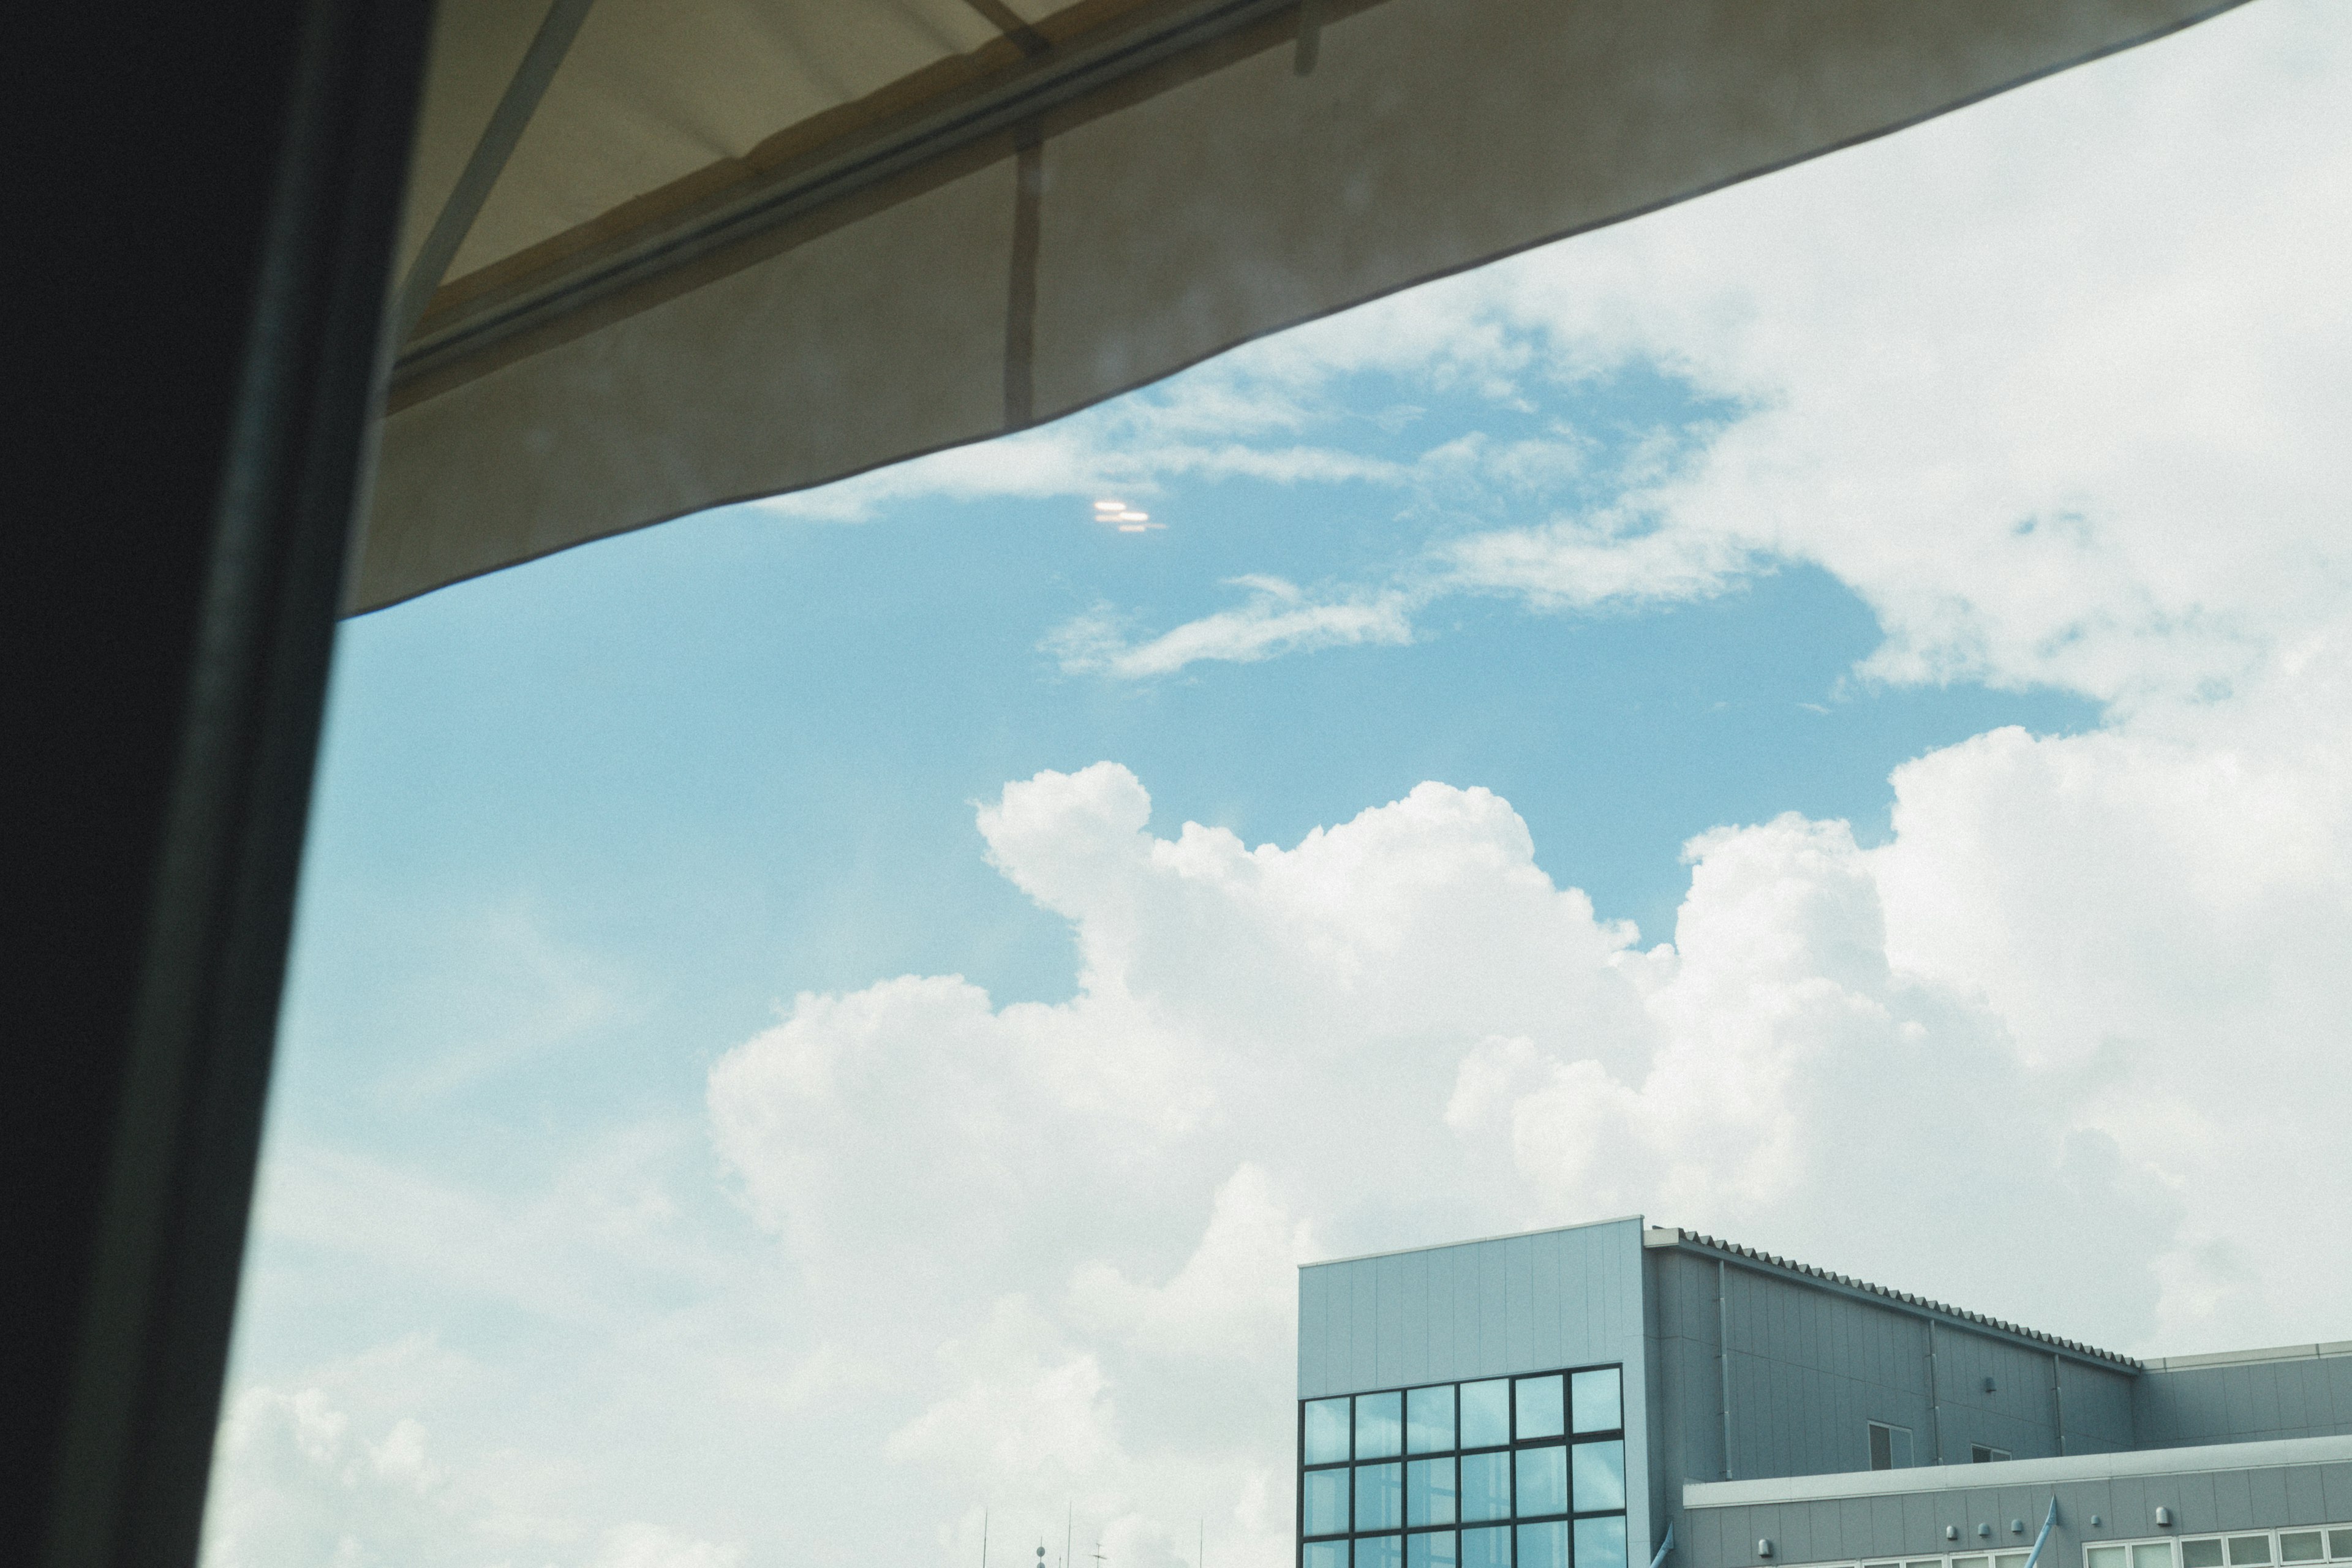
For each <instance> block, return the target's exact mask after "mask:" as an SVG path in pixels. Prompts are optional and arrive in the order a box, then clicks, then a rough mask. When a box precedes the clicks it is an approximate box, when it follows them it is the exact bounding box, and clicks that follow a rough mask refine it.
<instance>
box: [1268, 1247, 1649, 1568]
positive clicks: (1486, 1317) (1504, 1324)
mask: <svg viewBox="0 0 2352 1568" xmlns="http://www.w3.org/2000/svg"><path fill="white" fill-rule="evenodd" d="M1642 1279H1643V1268H1642V1222H1641V1221H1640V1220H1638V1219H1627V1220H1611V1221H1606V1222H1603V1223H1601V1224H1599V1225H1587V1226H1573V1227H1571V1228H1569V1229H1564V1230H1550V1231H1540V1232H1538V1233H1536V1234H1534V1235H1531V1236H1510V1237H1498V1238H1496V1239H1494V1240H1491V1241H1470V1242H1463V1243H1460V1244H1458V1245H1455V1246H1452V1247H1429V1248H1425V1249H1423V1250H1422V1251H1419V1252H1399V1253H1391V1254H1388V1255H1386V1256H1384V1257H1380V1258H1349V1259H1346V1260H1343V1261H1340V1262H1336V1263H1317V1264H1309V1265H1308V1266H1307V1267H1306V1268H1301V1269H1300V1270H1299V1271H1298V1397H1299V1398H1301V1399H1320V1398H1325V1397H1328V1396H1329V1395H1332V1394H1365V1393H1370V1392H1373V1391H1376V1390H1380V1389H1386V1388H1409V1387H1412V1386H1413V1385H1415V1384H1432V1383H1452V1382H1460V1381H1464V1380H1469V1379H1476V1378H1483V1377H1499V1376H1503V1375H1506V1374H1507V1373H1523V1372H1540V1371H1548V1370H1549V1369H1550V1368H1553V1367H1563V1366H1578V1365H1591V1364H1598V1363H1607V1362H1615V1363H1619V1364H1621V1365H1622V1366H1623V1367H1624V1369H1625V1470H1626V1474H1625V1493H1626V1519H1625V1529H1626V1536H1627V1542H1628V1550H1629V1552H1630V1554H1631V1557H1632V1561H1633V1563H1647V1562H1648V1561H1649V1553H1650V1552H1651V1551H1652V1550H1653V1548H1652V1547H1651V1545H1649V1544H1647V1543H1648V1542H1650V1541H1651V1521H1652V1519H1653V1518H1654V1517H1655V1515H1654V1511H1653V1506H1652V1505H1653V1504H1654V1502H1655V1501H1656V1500H1658V1498H1659V1497H1660V1495H1661V1494H1660V1492H1659V1489H1658V1487H1657V1485H1656V1484H1655V1483H1654V1478H1653V1475H1652V1464H1651V1461H1652V1457H1653V1455H1654V1452H1655V1445H1654V1442H1653V1440H1652V1435H1651V1431H1650V1413H1651V1409H1652V1402H1651V1399H1650V1396H1649V1392H1648V1386H1649V1373H1648V1364H1647V1363H1648V1346H1647V1343H1646V1340H1645V1336H1644V1334H1643V1287H1642Z"/></svg>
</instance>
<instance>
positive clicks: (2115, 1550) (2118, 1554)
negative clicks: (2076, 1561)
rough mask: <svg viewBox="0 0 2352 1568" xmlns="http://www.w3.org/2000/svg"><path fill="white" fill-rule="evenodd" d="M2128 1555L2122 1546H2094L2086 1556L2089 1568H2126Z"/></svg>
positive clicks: (2085, 1559) (2085, 1560)
mask: <svg viewBox="0 0 2352 1568" xmlns="http://www.w3.org/2000/svg"><path fill="white" fill-rule="evenodd" d="M2125 1557H2126V1553H2125V1552H2124V1549H2123V1548H2122V1547H2120V1546H2094V1547H2092V1548H2091V1549H2090V1550H2089V1551H2088V1552H2085V1553H2084V1562H2085V1563H2087V1564H2088V1568H2124V1561H2125Z"/></svg>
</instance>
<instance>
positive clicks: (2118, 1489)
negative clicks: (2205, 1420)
mask: <svg viewBox="0 0 2352 1568" xmlns="http://www.w3.org/2000/svg"><path fill="white" fill-rule="evenodd" d="M2062 1462H2063V1461H2062ZM1979 1471H1981V1472H1983V1473H1985V1474H1987V1476H1988V1478H1989V1479H1990V1478H1992V1477H1996V1476H1999V1475H2000V1474H2001V1473H2002V1472H2010V1471H2016V1472H2022V1474H2021V1475H2019V1476H2018V1478H2017V1479H2016V1480H2015V1481H2014V1482H2013V1483H2012V1484H2007V1485H1990V1486H1984V1487H1961V1486H1954V1487H1952V1488H1950V1489H1935V1490H1927V1489H1922V1490H1917V1491H1889V1492H1885V1493H1882V1494H1879V1495H1871V1496H1851V1495H1850V1496H1843V1497H1830V1498H1822V1499H1814V1500H1798V1501H1785V1502H1764V1503H1749V1504H1739V1505H1732V1506H1687V1507H1685V1509H1683V1510H1682V1511H1681V1513H1680V1515H1679V1516H1678V1518H1677V1520H1676V1522H1675V1548H1676V1551H1675V1558H1676V1562H1675V1568H1804V1565H1806V1564H1814V1563H1839V1562H1841V1561H1857V1560H1867V1559H1872V1558H1878V1559H1894V1558H1898V1557H1911V1558H1923V1557H1931V1556H1938V1555H1942V1554H1946V1553H1954V1552H1982V1551H1996V1552H1999V1551H2012V1552H2014V1551H2023V1550H2024V1549H2026V1548H2027V1547H2029V1546H2031V1545H2032V1542H2033V1537H2034V1535H2035V1534H2036V1532H2038V1531H2039V1530H2040V1529H2041V1525H2042V1518H2043V1516H2044V1512H2045V1510H2047V1509H2048V1508H2049V1507H2050V1504H2051V1502H2052V1500H2053V1499H2054V1500H2056V1502H2057V1504H2058V1522H2057V1525H2056V1527H2055V1528H2054V1529H2053V1531H2051V1538H2050V1542H2049V1545H2048V1546H2047V1547H2046V1548H2044V1552H2043V1556H2042V1562H2043V1563H2045V1564H2048V1565H2050V1568H2080V1564H2081V1563H2083V1560H2084V1559H2083V1552H2082V1548H2083V1546H2084V1544H2086V1543H2095V1542H2100V1541H2130V1540H2135V1539H2147V1538H2149V1537H2160V1536H2175V1537H2177V1536H2180V1535H2185V1534H2197V1533H2200V1532H2202V1531H2228V1530H2256V1529H2265V1528H2273V1527H2277V1526H2282V1525H2316V1524H2342V1523H2346V1522H2347V1521H2352V1462H2347V1461H2346V1460H2345V1458H2344V1456H2343V1455H2342V1454H2340V1453H2339V1454H2338V1455H2337V1456H2335V1462H2326V1463H2294V1464H2268V1465H2264V1464H2257V1465H2252V1466H2248V1467H2246V1468H2241V1469H2221V1470H2215V1469H2200V1470H2189V1469H2183V1470H2179V1471H2163V1470H2150V1471H2149V1472H2147V1473H2141V1474H2127V1475H2114V1476H2104V1477H2091V1478H2084V1479H2060V1480H2052V1479H2039V1480H2035V1479H2028V1478H2030V1477H2032V1467H2029V1466H2026V1465H2022V1464H2021V1465H2016V1466H1981V1467H1976V1468H1975V1469H1974V1470H1971V1471H1969V1472H1966V1473H1969V1474H1974V1473H1977V1472H1979ZM1889 1479H1891V1478H1889ZM1945 1479H1953V1480H1958V1479H1959V1478H1958V1476H1953V1475H1951V1474H1950V1473H1949V1472H1947V1474H1946V1478H1945ZM2158 1507H2163V1508H2167V1509H2168V1510H2171V1514H2172V1523H2171V1524H2170V1525H2169V1526H2159V1525H2158V1524H2157V1523H2156V1510H2157V1509H2158ZM2093 1517H2096V1518H2097V1519H2098V1520H2099V1521H2100V1522H2099V1523H2098V1524H2097V1525H2096V1526H2094V1525H2093V1524H2092V1523H2091V1522H2090V1521H2091V1520H2092V1519H2093ZM2012 1523H2018V1524H2022V1526H2023V1527H2024V1528H2023V1529H2022V1531H2012V1529H2011V1525H2012ZM1980 1525H1981V1526H1986V1527H1989V1528H1990V1536H1979V1534H1978V1533H1977V1531H1978V1527H1979V1526H1980ZM1948 1527H1949V1528H1955V1529H1957V1530H1958V1532H1959V1540H1958V1542H1948V1541H1947V1540H1946V1539H1945V1534H1944V1532H1945V1531H1946V1529H1947V1528H1948ZM1759 1540H1765V1541H1769V1542H1772V1544H1773V1553H1772V1557H1771V1559H1770V1560H1769V1564H1768V1563H1767V1562H1766V1560H1765V1559H1763V1558H1760V1557H1759V1555H1758V1554H1757V1552H1756V1543H1757V1542H1758V1541H1759Z"/></svg>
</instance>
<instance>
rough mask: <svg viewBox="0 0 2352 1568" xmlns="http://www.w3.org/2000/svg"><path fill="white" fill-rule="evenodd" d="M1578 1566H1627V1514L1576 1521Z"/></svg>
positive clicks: (1602, 1567)
mask: <svg viewBox="0 0 2352 1568" xmlns="http://www.w3.org/2000/svg"><path fill="white" fill-rule="evenodd" d="M1576 1568H1625V1516H1624V1515H1623V1514H1622V1513H1621V1514H1617V1515H1615V1516H1613V1517H1612V1518H1608V1519H1580V1520H1578V1521H1576Z"/></svg>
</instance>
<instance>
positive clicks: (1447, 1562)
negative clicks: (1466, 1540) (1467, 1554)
mask: <svg viewBox="0 0 2352 1568" xmlns="http://www.w3.org/2000/svg"><path fill="white" fill-rule="evenodd" d="M1458 1552H1459V1549H1458V1547H1457V1546H1456V1544H1455V1542H1454V1532H1453V1531H1450V1530H1430V1531H1423V1532H1422V1533H1421V1534H1419V1535H1408V1536H1406V1537H1405V1538H1404V1568H1462V1562H1461V1558H1460V1556H1459V1554H1458Z"/></svg>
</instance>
